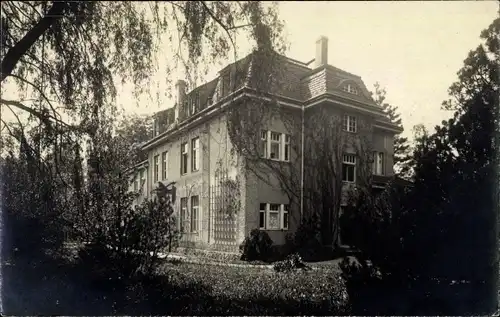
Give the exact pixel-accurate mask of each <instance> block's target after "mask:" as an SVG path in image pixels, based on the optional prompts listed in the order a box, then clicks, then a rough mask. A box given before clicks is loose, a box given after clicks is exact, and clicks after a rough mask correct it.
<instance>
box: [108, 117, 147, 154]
mask: <svg viewBox="0 0 500 317" xmlns="http://www.w3.org/2000/svg"><path fill="white" fill-rule="evenodd" d="M115 133H116V136H117V137H119V138H121V139H123V142H125V143H126V144H127V145H128V146H129V147H130V148H133V149H134V152H135V154H134V158H133V159H132V161H134V162H136V163H138V162H141V161H144V160H146V159H147V153H144V152H143V151H141V150H140V144H141V143H143V142H146V141H147V140H149V139H151V136H152V134H153V125H152V120H151V117H150V116H139V115H128V116H125V117H124V118H123V119H122V120H120V122H118V126H117V128H116V130H115Z"/></svg>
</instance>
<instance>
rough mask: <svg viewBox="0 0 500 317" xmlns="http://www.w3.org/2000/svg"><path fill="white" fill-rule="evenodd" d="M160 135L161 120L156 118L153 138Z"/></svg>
mask: <svg viewBox="0 0 500 317" xmlns="http://www.w3.org/2000/svg"><path fill="white" fill-rule="evenodd" d="M159 134H160V120H159V119H158V118H155V119H154V121H153V137H155V136H157V135H159Z"/></svg>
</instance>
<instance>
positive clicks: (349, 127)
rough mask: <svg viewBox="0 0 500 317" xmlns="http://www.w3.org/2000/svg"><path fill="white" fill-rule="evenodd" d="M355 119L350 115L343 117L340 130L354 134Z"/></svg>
mask: <svg viewBox="0 0 500 317" xmlns="http://www.w3.org/2000/svg"><path fill="white" fill-rule="evenodd" d="M356 128H357V127H356V117H354V116H350V115H347V114H346V115H344V119H343V120H342V129H343V130H344V131H348V132H356Z"/></svg>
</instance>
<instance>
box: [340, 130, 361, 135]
mask: <svg viewBox="0 0 500 317" xmlns="http://www.w3.org/2000/svg"><path fill="white" fill-rule="evenodd" d="M342 132H347V133H352V134H356V133H357V132H358V131H354V132H352V131H347V130H342Z"/></svg>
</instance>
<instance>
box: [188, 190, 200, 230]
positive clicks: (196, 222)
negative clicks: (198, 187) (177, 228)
mask: <svg viewBox="0 0 500 317" xmlns="http://www.w3.org/2000/svg"><path fill="white" fill-rule="evenodd" d="M195 198H196V199H197V204H196V205H195V204H193V202H194V199H195ZM193 215H196V217H193ZM189 216H190V217H189V218H190V219H189V220H190V229H191V230H190V231H191V233H196V232H198V231H199V230H200V196H198V195H195V196H191V212H190V214H189ZM194 226H196V228H193V227H194Z"/></svg>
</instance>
